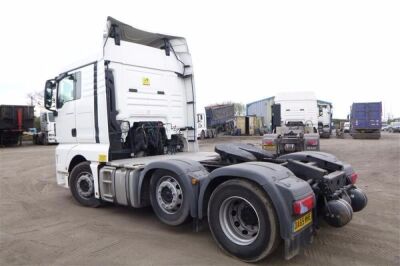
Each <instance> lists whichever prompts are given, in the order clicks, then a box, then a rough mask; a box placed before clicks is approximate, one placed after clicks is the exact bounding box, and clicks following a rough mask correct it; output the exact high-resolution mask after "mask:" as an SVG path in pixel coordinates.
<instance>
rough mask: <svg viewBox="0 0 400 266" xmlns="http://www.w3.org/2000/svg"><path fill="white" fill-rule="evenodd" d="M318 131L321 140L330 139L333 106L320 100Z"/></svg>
mask: <svg viewBox="0 0 400 266" xmlns="http://www.w3.org/2000/svg"><path fill="white" fill-rule="evenodd" d="M317 102H318V131H319V135H320V137H321V138H330V136H331V134H332V127H333V126H332V104H331V103H330V102H325V101H320V100H318V101H317Z"/></svg>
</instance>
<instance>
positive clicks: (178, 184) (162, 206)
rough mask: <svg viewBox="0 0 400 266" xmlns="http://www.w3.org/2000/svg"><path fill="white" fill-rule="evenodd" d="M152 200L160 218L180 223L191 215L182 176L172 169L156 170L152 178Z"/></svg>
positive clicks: (172, 223) (152, 204)
mask: <svg viewBox="0 0 400 266" xmlns="http://www.w3.org/2000/svg"><path fill="white" fill-rule="evenodd" d="M150 202H151V206H152V207H153V210H154V212H155V214H156V215H157V217H158V219H160V221H162V222H163V223H165V224H168V225H180V224H182V223H184V222H185V221H186V220H187V219H188V217H189V209H190V205H189V201H188V195H186V191H185V188H184V186H183V182H182V179H181V177H179V176H178V175H177V174H175V173H174V172H171V171H167V170H162V169H160V170H156V171H155V172H154V174H153V175H152V177H151V180H150Z"/></svg>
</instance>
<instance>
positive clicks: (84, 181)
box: [76, 172, 94, 199]
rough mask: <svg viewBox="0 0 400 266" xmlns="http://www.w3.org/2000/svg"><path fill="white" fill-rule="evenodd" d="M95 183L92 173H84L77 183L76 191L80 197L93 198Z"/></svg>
mask: <svg viewBox="0 0 400 266" xmlns="http://www.w3.org/2000/svg"><path fill="white" fill-rule="evenodd" d="M93 183H94V182H93V175H92V174H91V173H87V172H85V173H82V174H81V175H80V176H79V178H78V180H77V182H76V190H77V191H78V194H79V196H81V197H82V198H86V199H88V198H91V197H92V195H93V193H94V187H93Z"/></svg>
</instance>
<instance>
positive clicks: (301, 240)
mask: <svg viewBox="0 0 400 266" xmlns="http://www.w3.org/2000/svg"><path fill="white" fill-rule="evenodd" d="M313 239H314V234H313V226H309V227H308V228H306V229H304V230H302V231H301V232H299V233H298V234H296V235H295V236H293V237H292V238H291V239H284V242H285V247H284V249H285V251H284V257H285V260H290V259H291V258H293V257H294V256H296V255H298V254H299V253H300V250H301V249H302V248H303V247H304V246H305V245H308V244H311V243H312V242H313Z"/></svg>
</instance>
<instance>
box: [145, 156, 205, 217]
mask: <svg viewBox="0 0 400 266" xmlns="http://www.w3.org/2000/svg"><path fill="white" fill-rule="evenodd" d="M156 170H167V171H171V172H173V173H175V174H177V175H179V176H180V177H181V178H182V180H183V182H184V184H182V185H183V186H184V188H185V189H186V191H188V193H187V194H188V195H189V196H188V197H185V198H187V199H189V201H190V215H191V216H192V217H197V213H198V211H197V207H198V204H197V203H198V194H199V188H198V187H199V183H200V182H201V180H203V179H205V178H206V177H207V176H208V174H209V173H208V171H207V170H206V169H205V168H204V167H203V166H202V165H201V164H200V163H199V162H197V161H193V160H188V159H170V160H164V161H157V162H152V163H149V164H147V165H146V167H145V168H144V169H143V170H142V172H141V173H140V177H139V186H138V199H139V202H140V205H141V206H145V205H146V204H149V202H150V199H149V197H150V194H149V188H150V179H151V176H152V175H153V173H154V172H155V171H156ZM193 178H194V179H196V180H198V182H196V184H192V179H193Z"/></svg>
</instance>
